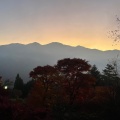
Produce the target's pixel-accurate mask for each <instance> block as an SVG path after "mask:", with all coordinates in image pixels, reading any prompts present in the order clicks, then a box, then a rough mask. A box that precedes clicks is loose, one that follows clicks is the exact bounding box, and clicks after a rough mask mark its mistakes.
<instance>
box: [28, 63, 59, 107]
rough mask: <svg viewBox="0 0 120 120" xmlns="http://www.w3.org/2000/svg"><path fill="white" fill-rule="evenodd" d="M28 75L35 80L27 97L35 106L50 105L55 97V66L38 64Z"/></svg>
mask: <svg viewBox="0 0 120 120" xmlns="http://www.w3.org/2000/svg"><path fill="white" fill-rule="evenodd" d="M30 77H32V78H33V79H34V80H35V83H34V87H33V89H32V91H31V93H30V95H29V97H28V100H29V102H30V103H31V104H34V105H35V106H39V105H40V106H50V104H53V103H54V100H55V98H56V97H57V93H56V92H57V88H58V82H57V80H58V78H59V77H58V73H57V70H56V68H55V67H52V66H49V65H47V66H43V67H42V66H38V67H36V68H34V69H33V71H31V72H30Z"/></svg>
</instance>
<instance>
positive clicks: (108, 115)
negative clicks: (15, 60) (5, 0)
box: [0, 58, 120, 120]
mask: <svg viewBox="0 0 120 120" xmlns="http://www.w3.org/2000/svg"><path fill="white" fill-rule="evenodd" d="M29 76H30V80H29V81H28V82H27V83H24V82H23V81H24V80H23V79H22V78H21V77H20V75H19V74H17V75H16V78H15V81H14V82H12V81H10V80H3V79H2V76H1V77H0V119H1V120H89V119H92V120H113V119H114V120H116V119H119V118H120V114H119V113H120V74H119V65H118V61H117V60H116V61H112V62H110V63H108V64H107V65H106V66H105V68H104V69H103V70H102V71H99V69H98V68H97V66H96V65H90V64H89V62H88V61H86V60H83V59H80V58H64V59H61V60H58V61H57V63H56V64H55V65H54V66H50V65H46V66H37V67H36V68H33V70H31V71H30V73H29ZM11 86H12V87H11Z"/></svg>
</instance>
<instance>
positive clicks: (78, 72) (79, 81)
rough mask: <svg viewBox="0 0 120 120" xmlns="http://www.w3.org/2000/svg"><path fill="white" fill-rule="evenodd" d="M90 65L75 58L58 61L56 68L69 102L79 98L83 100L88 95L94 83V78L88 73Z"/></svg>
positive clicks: (71, 102)
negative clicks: (61, 78)
mask: <svg viewBox="0 0 120 120" xmlns="http://www.w3.org/2000/svg"><path fill="white" fill-rule="evenodd" d="M90 67H91V66H90V65H89V64H88V62H87V61H85V60H82V59H77V58H73V59H70V58H65V59H62V60H59V61H58V63H57V65H56V68H57V69H58V71H59V74H60V75H61V76H63V80H62V81H61V82H62V85H63V88H64V90H65V92H66V99H67V100H68V102H69V103H70V104H73V103H74V102H75V101H76V100H78V99H79V100H80V98H81V99H83V100H84V99H86V98H88V97H89V96H90V92H91V86H93V85H94V84H95V79H94V78H93V77H92V76H91V75H90V74H88V71H89V70H90Z"/></svg>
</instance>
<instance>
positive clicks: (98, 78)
mask: <svg viewBox="0 0 120 120" xmlns="http://www.w3.org/2000/svg"><path fill="white" fill-rule="evenodd" d="M90 74H91V75H92V76H94V77H95V79H96V86H101V85H103V81H102V75H101V73H100V71H99V70H98V68H97V67H96V65H93V66H92V68H91V69H90Z"/></svg>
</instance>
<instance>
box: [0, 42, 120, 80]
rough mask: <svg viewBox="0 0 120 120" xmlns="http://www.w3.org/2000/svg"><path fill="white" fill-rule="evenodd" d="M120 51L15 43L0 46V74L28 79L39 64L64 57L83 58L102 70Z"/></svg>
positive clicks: (55, 43)
mask: <svg viewBox="0 0 120 120" xmlns="http://www.w3.org/2000/svg"><path fill="white" fill-rule="evenodd" d="M119 53H120V51H119V50H110V51H100V50H97V49H88V48H85V47H82V46H76V47H72V46H68V45H64V44H61V43H57V42H53V43H50V44H46V45H41V44H39V43H36V42H34V43H30V44H27V45H24V44H19V43H14V44H9V45H1V46H0V75H1V76H3V78H4V79H10V80H14V79H15V77H16V75H17V73H19V74H20V76H21V77H22V78H23V79H24V82H26V81H28V80H29V79H30V78H29V72H30V71H32V70H33V68H35V67H37V66H39V65H41V66H42V65H47V64H49V65H54V64H56V63H57V61H58V60H60V59H63V58H81V59H86V60H87V61H89V63H90V64H91V65H93V64H96V65H97V67H98V68H99V69H100V70H102V69H104V67H105V66H106V64H107V63H108V62H109V60H112V59H113V58H115V57H116V56H117V55H118V54H119Z"/></svg>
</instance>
